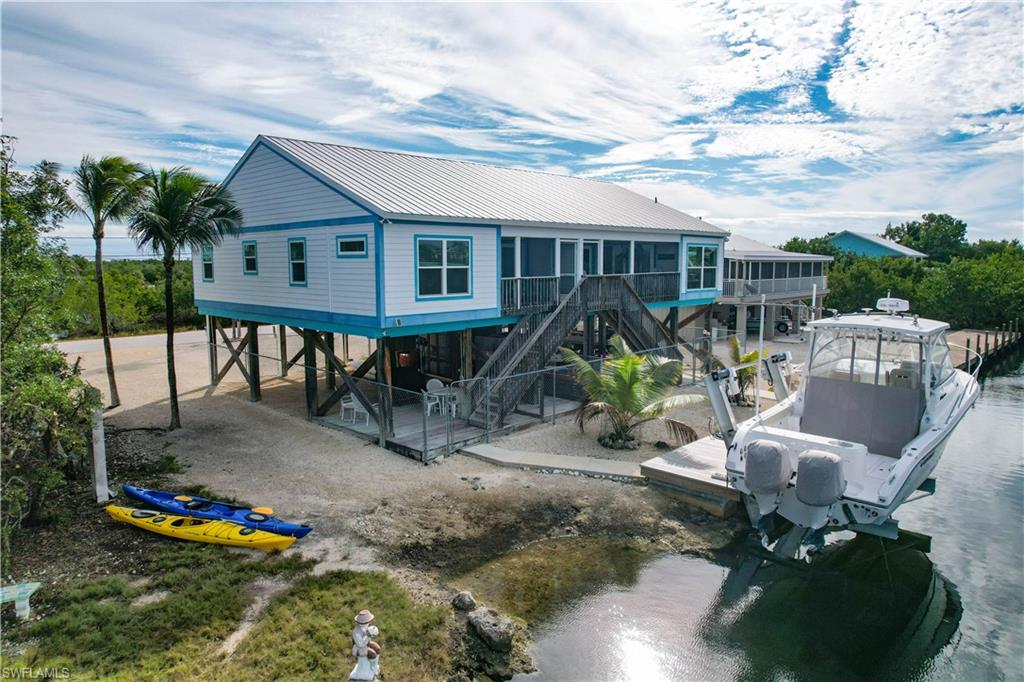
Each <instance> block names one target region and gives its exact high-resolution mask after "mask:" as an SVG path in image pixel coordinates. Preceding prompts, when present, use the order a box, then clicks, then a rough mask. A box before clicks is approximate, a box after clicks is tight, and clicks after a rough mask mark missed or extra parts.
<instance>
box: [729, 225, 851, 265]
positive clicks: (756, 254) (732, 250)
mask: <svg viewBox="0 0 1024 682" xmlns="http://www.w3.org/2000/svg"><path fill="white" fill-rule="evenodd" d="M725 257H726V258H732V259H734V260H773V261H803V262H808V261H822V262H829V261H832V260H833V258H832V256H822V255H819V254H816V253H798V252H795V251H783V250H782V249H777V248H775V247H774V246H769V245H768V244H764V243H762V242H759V241H757V240H756V239H751V238H750V237H744V236H743V235H741V234H736V233H735V232H733V233H732V234H731V235H729V241H727V242H726V243H725Z"/></svg>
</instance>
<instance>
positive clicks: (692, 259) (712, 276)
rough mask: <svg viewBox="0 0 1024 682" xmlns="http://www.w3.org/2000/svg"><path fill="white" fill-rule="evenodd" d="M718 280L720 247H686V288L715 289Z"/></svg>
mask: <svg viewBox="0 0 1024 682" xmlns="http://www.w3.org/2000/svg"><path fill="white" fill-rule="evenodd" d="M717 278H718V247H717V246H704V245H698V244H691V245H689V246H687V247H686V288H687V289H714V288H715V284H716V282H717Z"/></svg>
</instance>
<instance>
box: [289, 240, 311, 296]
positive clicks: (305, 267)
mask: <svg viewBox="0 0 1024 682" xmlns="http://www.w3.org/2000/svg"><path fill="white" fill-rule="evenodd" d="M299 242H302V270H303V274H304V275H306V278H305V279H304V280H302V281H301V282H296V281H295V280H293V279H292V244H297V243H299ZM287 249H288V250H287V251H285V261H286V262H287V263H288V286H290V287H308V286H309V252H308V251H307V250H306V238H305V237H289V238H288V246H287ZM296 262H297V261H296Z"/></svg>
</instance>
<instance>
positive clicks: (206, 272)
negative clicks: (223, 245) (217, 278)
mask: <svg viewBox="0 0 1024 682" xmlns="http://www.w3.org/2000/svg"><path fill="white" fill-rule="evenodd" d="M200 254H201V258H202V261H203V281H204V282H212V281H213V247H212V246H204V247H202V249H200Z"/></svg>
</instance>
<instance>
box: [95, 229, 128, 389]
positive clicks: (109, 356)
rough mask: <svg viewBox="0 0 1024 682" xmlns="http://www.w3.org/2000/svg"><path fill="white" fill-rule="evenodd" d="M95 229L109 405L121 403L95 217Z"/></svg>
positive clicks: (99, 231) (101, 240)
mask: <svg viewBox="0 0 1024 682" xmlns="http://www.w3.org/2000/svg"><path fill="white" fill-rule="evenodd" d="M95 224H96V226H97V227H96V229H95V231H94V232H93V239H95V240H96V296H97V298H98V299H99V306H100V334H102V335H103V355H104V357H105V358H106V361H107V384H108V385H109V386H110V406H111V407H117V406H118V405H120V404H121V396H119V395H118V394H117V381H115V380H114V353H113V351H112V350H111V348H110V322H109V321H108V320H107V292H106V287H104V285H103V222H102V220H101V219H100V218H99V217H97V218H96V223H95Z"/></svg>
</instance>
